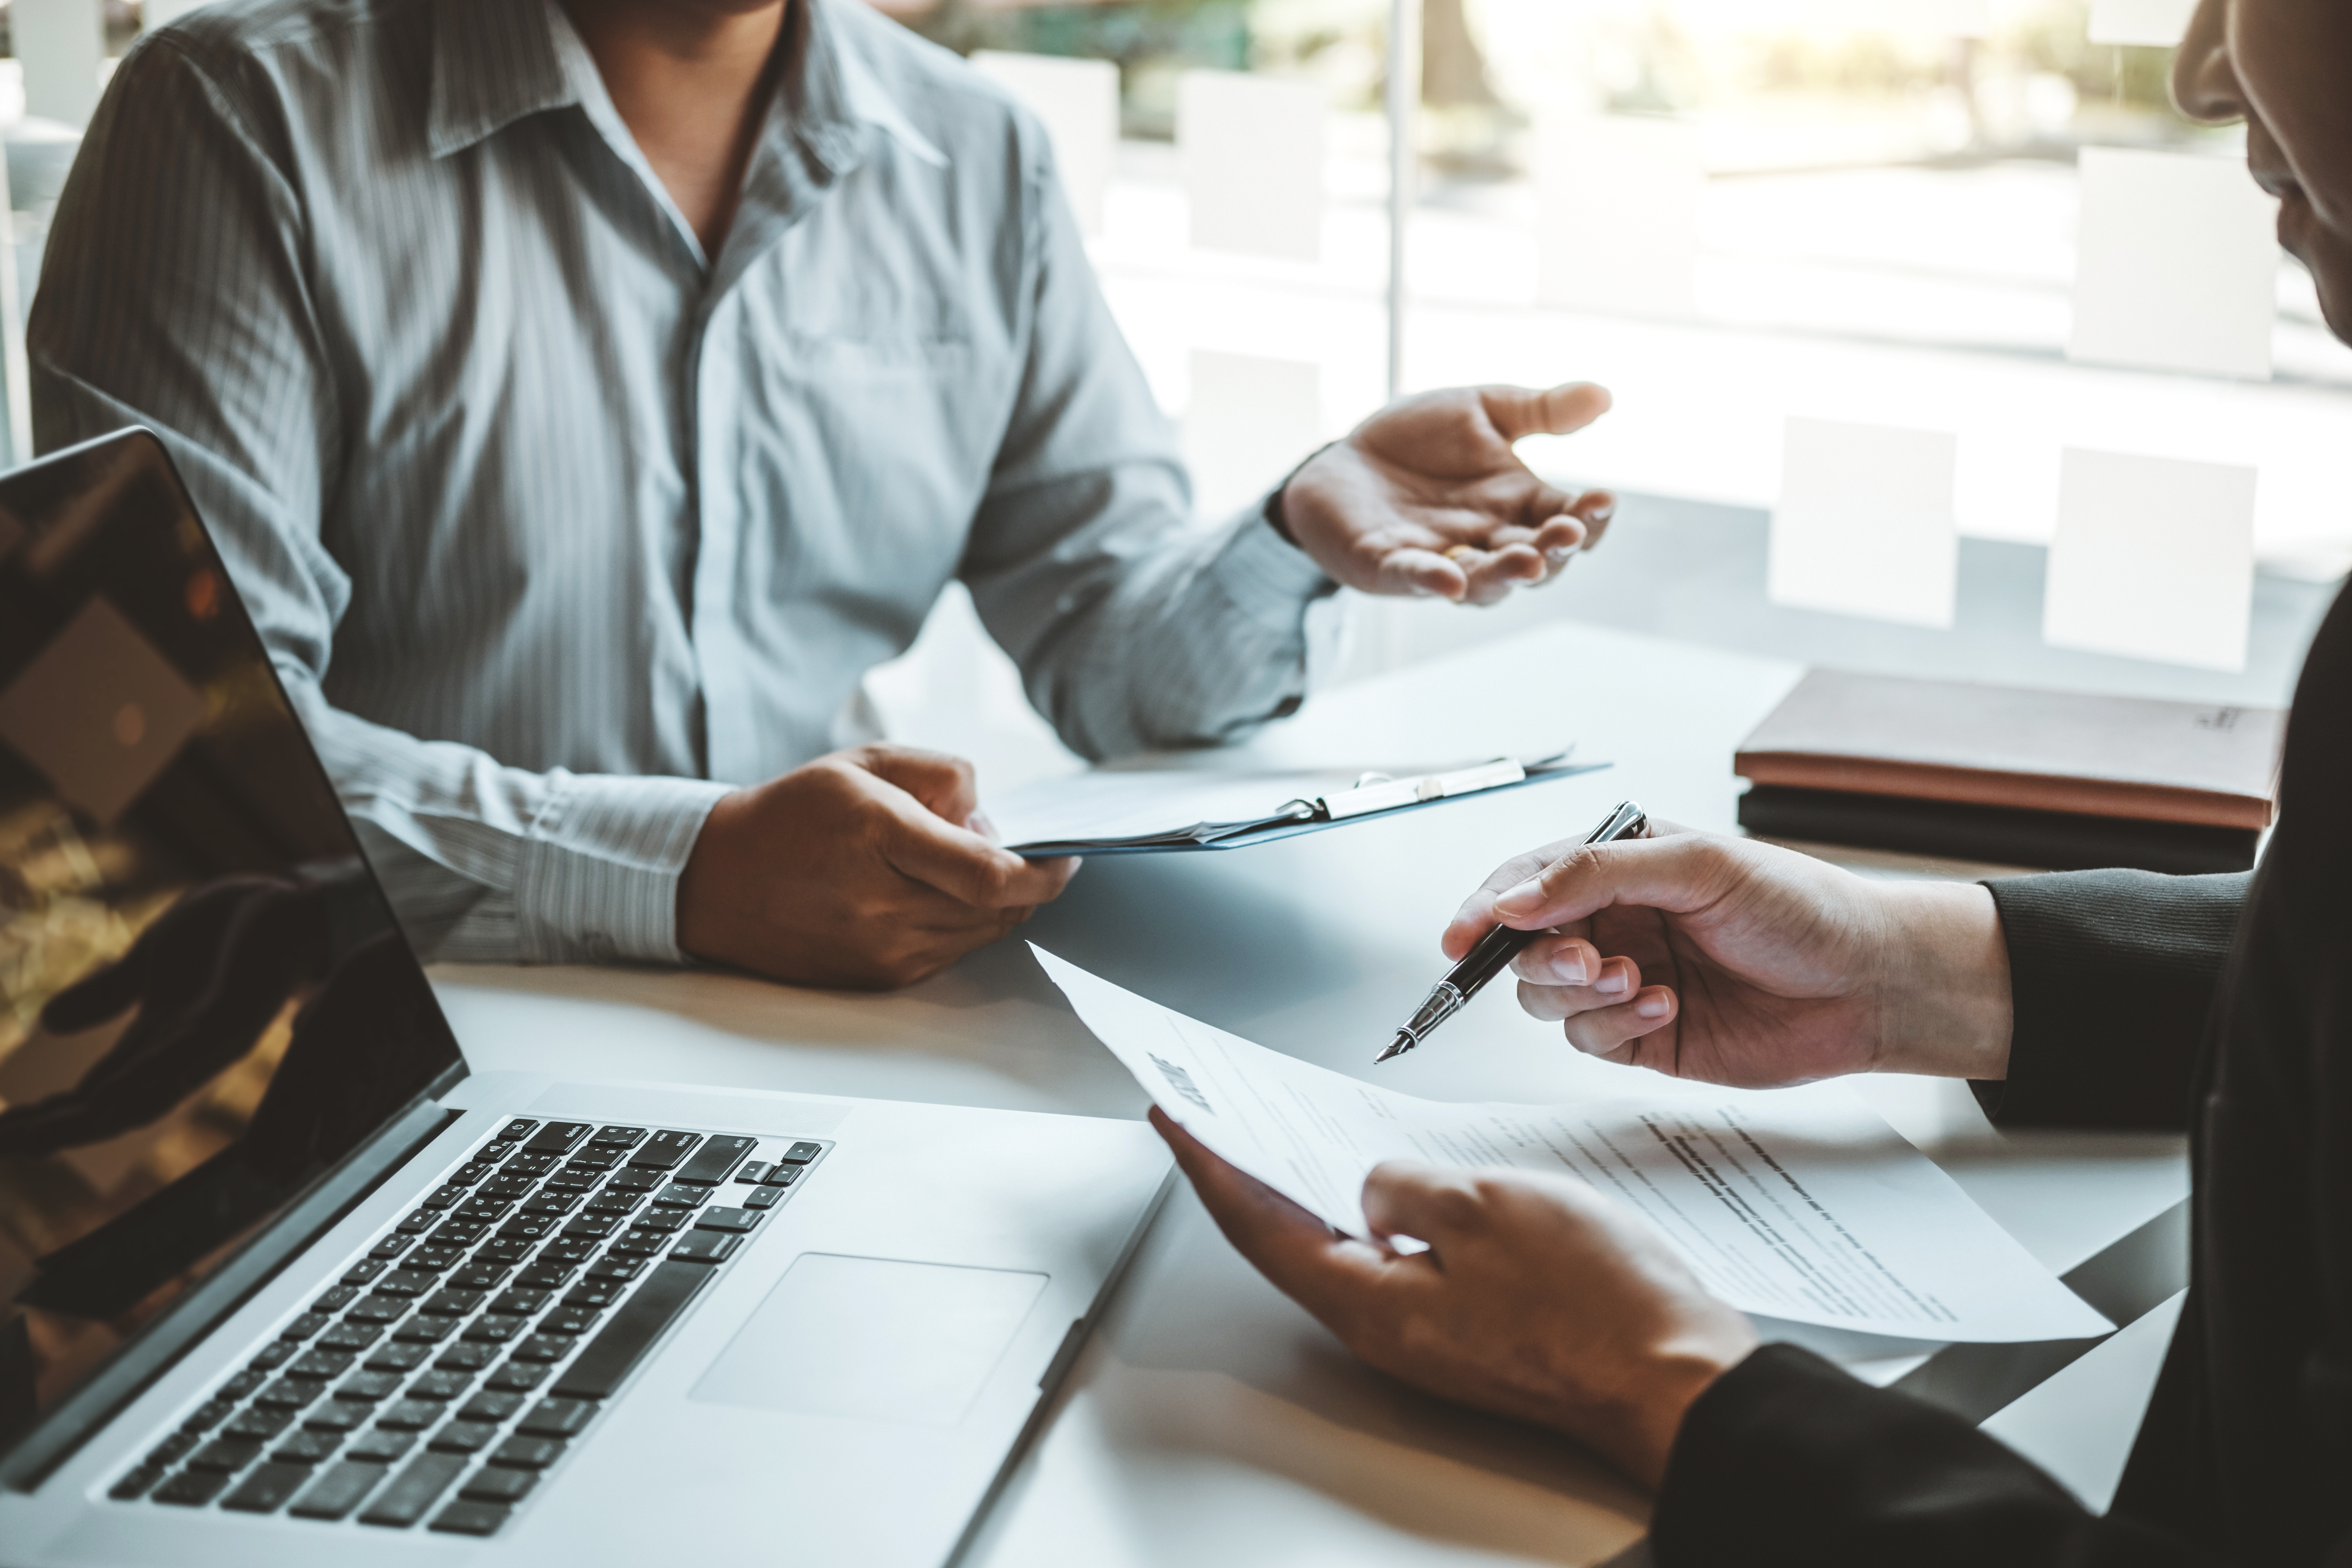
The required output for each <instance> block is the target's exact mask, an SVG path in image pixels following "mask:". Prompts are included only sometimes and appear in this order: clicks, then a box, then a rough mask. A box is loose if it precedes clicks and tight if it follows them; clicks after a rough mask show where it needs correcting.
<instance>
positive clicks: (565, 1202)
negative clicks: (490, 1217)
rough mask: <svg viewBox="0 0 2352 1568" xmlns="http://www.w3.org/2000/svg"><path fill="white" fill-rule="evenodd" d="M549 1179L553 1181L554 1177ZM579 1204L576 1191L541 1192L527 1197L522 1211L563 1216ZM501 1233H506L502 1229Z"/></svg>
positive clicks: (548, 1215)
mask: <svg viewBox="0 0 2352 1568" xmlns="http://www.w3.org/2000/svg"><path fill="white" fill-rule="evenodd" d="M549 1179H550V1180H553V1179H554V1178H552V1177H550V1178H549ZM579 1206H580V1197H579V1194H576V1193H541V1194H539V1195H538V1196H537V1197H535V1198H530V1199H526V1200H525V1201H524V1203H523V1205H522V1212H523V1213H525V1214H527V1215H543V1216H546V1217H549V1218H561V1217H562V1216H563V1215H568V1214H570V1213H571V1212H572V1210H573V1209H576V1208H578V1207H579ZM499 1234H500V1235H504V1234H505V1233H504V1232H503V1231H501V1232H500V1233H499Z"/></svg>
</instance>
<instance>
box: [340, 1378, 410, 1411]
mask: <svg viewBox="0 0 2352 1568" xmlns="http://www.w3.org/2000/svg"><path fill="white" fill-rule="evenodd" d="M399 1386H400V1374H399V1373H396V1372H355V1373H352V1375H351V1376H350V1377H348V1378H345V1379H344V1380H343V1381H342V1383H341V1384H339V1385H338V1386H337V1387H336V1389H335V1397H336V1398H338V1399H348V1400H350V1401H351V1402H352V1404H354V1405H373V1404H374V1403H375V1402H376V1401H377V1400H379V1399H390V1398H391V1397H392V1395H393V1391H394V1389H397V1388H398V1387H399Z"/></svg>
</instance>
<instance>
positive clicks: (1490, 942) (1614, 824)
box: [1372, 800, 1650, 1065]
mask: <svg viewBox="0 0 2352 1568" xmlns="http://www.w3.org/2000/svg"><path fill="white" fill-rule="evenodd" d="M1649 826H1650V819H1649V816H1647V815H1646V814H1645V813H1644V812H1643V810H1642V808H1641V807H1640V806H1638V805H1634V804H1633V802H1632V801H1630V800H1628V801H1621V802H1619V803H1618V805H1617V809H1616V810H1614V811H1612V812H1611V813H1610V814H1609V815H1608V816H1604V817H1602V818H1601V826H1598V827H1596V828H1594V829H1593V830H1592V831H1591V832H1590V833H1588V834H1586V835H1585V836H1584V842H1585V843H1587V844H1607V843H1609V842H1610V841H1611V840H1612V839H1617V838H1636V837H1641V836H1642V835H1643V833H1644V832H1646V831H1647V830H1648V828H1649ZM1549 934H1550V933H1549V931H1515V930H1513V929H1512V928H1511V927H1509V926H1504V925H1498V926H1496V928H1495V929H1494V930H1493V931H1488V932H1487V933H1486V935H1485V936H1482V937H1480V938H1479V939H1478V943H1477V945H1476V946H1475V947H1473V948H1472V949H1471V950H1470V951H1469V952H1466V953H1465V954H1464V955H1463V958H1462V962H1461V963H1457V964H1455V965H1454V967H1453V968H1452V969H1450V970H1448V971H1446V974H1445V978H1444V979H1443V980H1441V981H1439V982H1438V983H1437V984H1436V985H1435V986H1434V987H1433V989H1432V990H1431V991H1430V993H1429V998H1428V1000H1426V1001H1424V1002H1423V1003H1422V1005H1421V1008H1420V1010H1419V1011H1418V1012H1416V1013H1414V1014H1413V1016H1412V1017H1411V1018H1409V1019H1407V1020H1406V1021H1405V1025H1404V1027H1402V1028H1401V1029H1399V1030H1398V1031H1397V1032H1396V1038H1395V1039H1393V1040H1391V1041H1390V1042H1389V1043H1388V1047H1387V1048H1386V1049H1384V1050H1382V1051H1381V1054H1380V1055H1379V1056H1376V1057H1374V1058H1372V1061H1373V1062H1374V1064H1375V1065H1377V1064H1379V1063H1381V1062H1385V1061H1391V1060H1393V1059H1394V1058H1398V1057H1401V1056H1402V1055H1404V1054H1405V1052H1407V1051H1409V1050H1411V1049H1412V1048H1413V1047H1415V1046H1417V1045H1419V1044H1421V1043H1422V1042H1423V1040H1425V1039H1427V1038H1429V1034H1430V1031H1431V1030H1433V1029H1434V1028H1436V1027H1437V1026H1438V1025H1440V1024H1443V1023H1444V1022H1445V1020H1446V1019H1448V1018H1451V1017H1452V1016H1454V1014H1456V1013H1459V1012H1460V1011H1462V1009H1463V1008H1464V1007H1465V1006H1466V1005H1469V1001H1470V998H1471V997H1473V996H1475V995H1476V994H1478V993H1479V992H1480V991H1481V990H1482V989H1484V988H1485V986H1486V982H1488V981H1489V980H1492V979H1494V978H1495V976H1496V975H1497V974H1500V973H1503V971H1504V970H1506V969H1508V968H1509V967H1510V966H1511V960H1513V959H1515V958H1517V957H1518V955H1519V954H1520V953H1522V952H1526V951H1527V950H1528V946H1529V945H1530V944H1532V943H1533V942H1535V941H1536V940H1537V939H1538V938H1539V937H1543V936H1548V935H1549Z"/></svg>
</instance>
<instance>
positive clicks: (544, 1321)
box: [539, 1307, 601, 1338]
mask: <svg viewBox="0 0 2352 1568" xmlns="http://www.w3.org/2000/svg"><path fill="white" fill-rule="evenodd" d="M599 1316H601V1314H600V1313H598V1311H597V1310H596V1309H595V1308H593V1307H558V1308H556V1309H555V1310H553V1311H551V1312H550V1313H548V1314H547V1316H545V1317H544V1318H541V1320H540V1321H539V1331H540V1332H541V1333H542V1334H562V1335H563V1336H565V1337H566V1338H570V1337H571V1336H572V1335H575V1334H584V1333H586V1332H587V1331H589V1330H590V1329H592V1328H593V1327H594V1326H595V1323H596V1320H597V1318H598V1317H599Z"/></svg>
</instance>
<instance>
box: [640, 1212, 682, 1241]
mask: <svg viewBox="0 0 2352 1568" xmlns="http://www.w3.org/2000/svg"><path fill="white" fill-rule="evenodd" d="M690 1214H691V1211H690V1210H688V1209H647V1210H646V1212H645V1213H643V1214H641V1215H638V1216H637V1220H636V1224H635V1226H632V1227H631V1228H630V1234H631V1235H633V1236H667V1235H668V1234H669V1233H670V1232H672V1231H677V1230H683V1229H685V1228H686V1222H687V1220H688V1217H689V1216H690Z"/></svg>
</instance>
